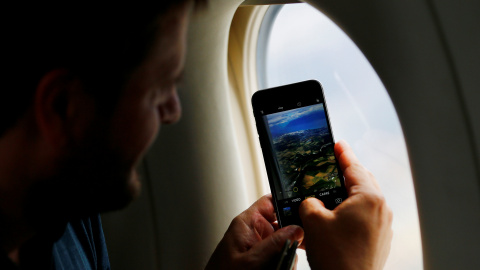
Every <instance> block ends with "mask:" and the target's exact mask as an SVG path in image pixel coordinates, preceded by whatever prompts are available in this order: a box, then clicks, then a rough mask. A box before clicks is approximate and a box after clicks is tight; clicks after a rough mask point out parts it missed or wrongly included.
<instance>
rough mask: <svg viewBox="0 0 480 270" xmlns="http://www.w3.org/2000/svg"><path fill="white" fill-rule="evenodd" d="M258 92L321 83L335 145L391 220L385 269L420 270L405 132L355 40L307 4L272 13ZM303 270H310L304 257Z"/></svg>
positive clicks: (262, 39)
mask: <svg viewBox="0 0 480 270" xmlns="http://www.w3.org/2000/svg"><path fill="white" fill-rule="evenodd" d="M257 72H258V74H257V76H258V84H259V89H263V88H268V87H274V86H279V85H284V84H289V83H294V82H299V81H304V80H310V79H316V80H318V81H319V82H321V83H322V85H323V88H324V91H325V97H326V101H327V104H328V109H329V113H330V117H331V122H332V127H333V133H334V135H335V139H336V140H337V141H338V140H340V139H344V140H346V141H347V142H349V143H350V145H351V146H352V147H353V149H354V151H355V153H356V154H357V156H358V157H359V159H360V160H361V161H362V163H363V164H364V165H365V166H366V167H367V168H368V169H369V170H370V171H371V172H372V173H373V174H374V175H375V176H376V178H377V180H378V182H379V183H380V186H381V188H382V191H383V193H384V195H385V197H386V200H387V202H388V204H389V205H390V207H391V208H392V210H393V213H394V220H393V230H394V238H393V242H392V247H391V251H390V256H389V259H388V261H387V263H386V267H385V269H402V270H403V269H422V268H423V263H422V249H421V241H420V229H419V221H418V213H417V206H416V201H415V195H414V188H413V181H412V177H411V172H410V166H409V160H408V156H407V150H406V146H405V140H404V138H403V134H402V129H401V126H400V123H399V120H398V118H397V115H396V113H395V109H394V107H393V105H392V102H391V100H390V97H389V96H388V94H387V91H386V89H385V88H384V86H383V84H382V82H381V81H380V79H379V78H378V76H377V74H376V72H375V71H374V69H373V68H372V67H371V65H370V63H369V62H368V60H366V58H365V57H364V55H363V54H362V53H361V51H360V50H359V49H358V48H357V47H356V45H355V44H354V43H353V42H352V41H351V40H350V38H349V37H348V36H347V35H346V34H345V33H344V32H343V31H342V30H341V29H340V28H339V27H338V26H336V25H335V24H334V23H333V22H332V21H331V20H330V19H329V18H327V17H326V16H325V15H323V14H322V13H320V12H319V11H318V10H316V9H314V8H313V7H311V6H309V5H307V4H290V5H285V6H271V7H270V8H269V10H268V11H267V13H266V16H265V17H264V21H263V22H262V26H261V28H260V34H259V41H258V46H257ZM299 256H300V260H299V261H300V262H299V269H309V268H308V263H307V262H306V259H305V255H304V252H303V254H299Z"/></svg>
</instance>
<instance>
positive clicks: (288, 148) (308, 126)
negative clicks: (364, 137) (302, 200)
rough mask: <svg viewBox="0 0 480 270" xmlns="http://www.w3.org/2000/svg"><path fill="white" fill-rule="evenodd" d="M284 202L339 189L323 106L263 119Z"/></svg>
mask: <svg viewBox="0 0 480 270" xmlns="http://www.w3.org/2000/svg"><path fill="white" fill-rule="evenodd" d="M266 117H267V122H268V127H269V131H270V135H271V140H272V146H273V150H274V152H275V153H274V155H275V156H276V161H277V162H276V163H277V165H278V169H279V171H280V172H279V173H280V181H281V183H280V184H281V185H280V186H281V188H282V193H283V194H281V195H280V194H279V195H280V197H283V198H285V199H287V198H291V197H297V196H303V195H309V194H313V193H316V192H320V191H324V190H328V189H332V188H335V187H340V186H341V183H340V178H339V176H338V170H337V166H336V164H335V155H334V152H333V146H334V144H333V141H332V136H331V134H330V132H329V129H328V125H327V120H326V116H325V112H324V107H323V104H317V105H312V106H307V107H302V108H298V109H294V110H289V111H285V112H279V113H274V114H270V115H267V116H266Z"/></svg>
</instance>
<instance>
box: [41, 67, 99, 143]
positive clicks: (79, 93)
mask: <svg viewBox="0 0 480 270" xmlns="http://www.w3.org/2000/svg"><path fill="white" fill-rule="evenodd" d="M85 97H86V95H85V94H84V92H83V89H82V85H81V83H80V80H79V79H78V77H76V76H74V74H72V73H71V72H70V71H68V70H66V69H55V70H51V71H49V72H48V73H46V74H45V75H44V76H43V77H42V79H41V80H40V82H39V83H38V85H37V89H36V93H35V100H34V112H35V121H36V123H37V126H38V129H39V131H40V133H41V136H42V137H43V138H44V139H45V140H46V141H48V142H49V143H50V144H51V145H52V146H55V147H60V148H63V147H65V146H66V145H67V144H68V143H69V141H70V140H71V139H73V136H76V134H75V132H77V131H79V129H81V128H82V127H84V126H85V125H83V123H82V122H84V121H82V120H85V119H80V118H83V116H82V110H83V111H84V112H85V114H89V113H91V112H89V111H85V109H86V108H83V107H88V106H89V105H90V104H89V103H90V102H86V103H85V101H86V100H85ZM79 116H80V118H79ZM85 116H86V115H85Z"/></svg>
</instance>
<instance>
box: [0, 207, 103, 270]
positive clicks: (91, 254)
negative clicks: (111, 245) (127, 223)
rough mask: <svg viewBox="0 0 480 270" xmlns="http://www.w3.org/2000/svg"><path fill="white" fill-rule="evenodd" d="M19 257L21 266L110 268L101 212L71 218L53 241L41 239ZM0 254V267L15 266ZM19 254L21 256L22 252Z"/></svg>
mask: <svg viewBox="0 0 480 270" xmlns="http://www.w3.org/2000/svg"><path fill="white" fill-rule="evenodd" d="M38 242H39V243H38V244H35V248H30V250H29V253H30V254H29V255H30V256H28V257H25V258H24V259H25V260H22V259H21V261H22V262H21V264H22V265H21V269H55V270H63V269H69V270H70V269H72V270H73V269H82V270H90V269H92V270H93V269H95V270H107V269H110V262H109V260H108V253H107V246H106V243H105V237H104V235H103V229H102V223H101V221H100V216H99V215H95V216H92V217H89V218H83V219H78V220H74V221H71V222H69V223H68V224H67V226H66V228H65V232H64V233H63V235H62V236H61V237H60V238H59V239H58V240H57V241H55V242H53V243H52V242H50V243H48V241H47V240H40V241H38ZM3 255H4V256H3V257H2V256H0V269H2V270H3V269H18V268H17V267H16V266H15V265H14V264H13V263H12V262H11V261H10V260H9V259H8V258H7V257H6V255H5V254H3ZM21 258H22V256H21Z"/></svg>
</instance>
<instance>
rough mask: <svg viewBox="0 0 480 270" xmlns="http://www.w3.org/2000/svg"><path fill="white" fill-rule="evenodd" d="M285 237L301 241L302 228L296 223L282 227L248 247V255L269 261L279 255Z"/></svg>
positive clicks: (285, 239)
mask: <svg viewBox="0 0 480 270" xmlns="http://www.w3.org/2000/svg"><path fill="white" fill-rule="evenodd" d="M287 239H290V241H292V242H293V241H298V242H299V243H301V242H302V241H303V229H302V228H301V227H300V226H297V225H290V226H287V227H283V228H281V229H279V230H278V231H276V232H275V233H273V234H272V235H270V236H269V237H267V238H265V239H264V240H263V241H261V242H259V243H258V244H257V245H255V246H253V247H252V249H250V251H249V252H250V254H249V256H253V258H263V259H262V261H266V262H268V261H271V259H273V258H274V257H275V256H279V255H280V253H281V252H282V250H283V247H284V245H285V242H286V241H287Z"/></svg>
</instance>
